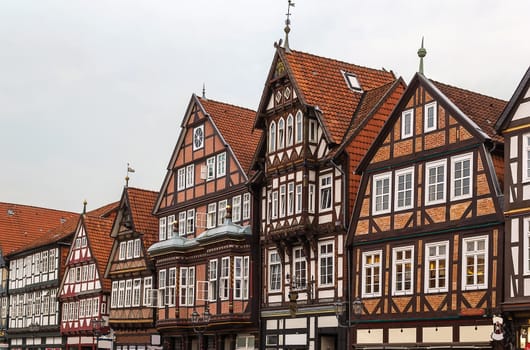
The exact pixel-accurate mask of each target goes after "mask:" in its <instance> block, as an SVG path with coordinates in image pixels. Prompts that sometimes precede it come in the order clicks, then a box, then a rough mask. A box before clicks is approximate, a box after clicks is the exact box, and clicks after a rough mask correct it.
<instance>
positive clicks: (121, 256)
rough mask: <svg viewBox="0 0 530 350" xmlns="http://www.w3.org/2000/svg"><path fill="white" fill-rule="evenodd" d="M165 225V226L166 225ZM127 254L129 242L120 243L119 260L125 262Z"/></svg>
mask: <svg viewBox="0 0 530 350" xmlns="http://www.w3.org/2000/svg"><path fill="white" fill-rule="evenodd" d="M164 225H165V224H164ZM126 254H127V242H120V254H119V258H118V259H119V260H120V261H121V260H125V257H126Z"/></svg>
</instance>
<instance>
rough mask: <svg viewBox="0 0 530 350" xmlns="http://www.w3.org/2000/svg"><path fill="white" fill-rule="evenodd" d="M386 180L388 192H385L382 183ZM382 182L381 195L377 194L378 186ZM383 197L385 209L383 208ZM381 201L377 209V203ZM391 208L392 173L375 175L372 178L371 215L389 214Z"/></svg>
mask: <svg viewBox="0 0 530 350" xmlns="http://www.w3.org/2000/svg"><path fill="white" fill-rule="evenodd" d="M385 180H388V190H387V191H385V187H384V181H385ZM381 181H383V186H382V187H381V193H378V192H377V190H378V186H379V185H378V184H379V183H380V182H381ZM385 197H386V203H387V208H385V206H384V204H385ZM379 199H380V200H381V208H378V204H379V203H378V201H379ZM391 206H392V173H391V172H387V173H382V174H377V175H374V176H373V177H372V213H373V214H374V215H379V214H387V213H390V210H391Z"/></svg>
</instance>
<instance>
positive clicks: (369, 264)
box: [362, 250, 383, 297]
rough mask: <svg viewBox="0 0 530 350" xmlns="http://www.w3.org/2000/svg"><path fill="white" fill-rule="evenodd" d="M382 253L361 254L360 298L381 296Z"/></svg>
mask: <svg viewBox="0 0 530 350" xmlns="http://www.w3.org/2000/svg"><path fill="white" fill-rule="evenodd" d="M382 254H383V253H382V251H381V250H378V251H373V252H365V253H363V260H362V288H363V289H362V296H363V297H379V296H381V256H382Z"/></svg>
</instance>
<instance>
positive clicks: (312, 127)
mask: <svg viewBox="0 0 530 350" xmlns="http://www.w3.org/2000/svg"><path fill="white" fill-rule="evenodd" d="M309 142H313V143H315V142H317V121H316V120H314V119H310V120H309Z"/></svg>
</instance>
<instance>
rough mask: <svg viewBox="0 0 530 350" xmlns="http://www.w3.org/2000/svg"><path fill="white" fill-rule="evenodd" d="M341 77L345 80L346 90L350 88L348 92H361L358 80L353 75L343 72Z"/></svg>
mask: <svg viewBox="0 0 530 350" xmlns="http://www.w3.org/2000/svg"><path fill="white" fill-rule="evenodd" d="M342 75H343V76H344V80H346V83H347V84H348V88H350V90H352V91H356V92H361V91H363V89H362V88H361V83H359V79H357V76H356V75H355V74H353V73H348V72H344V71H343V72H342Z"/></svg>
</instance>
